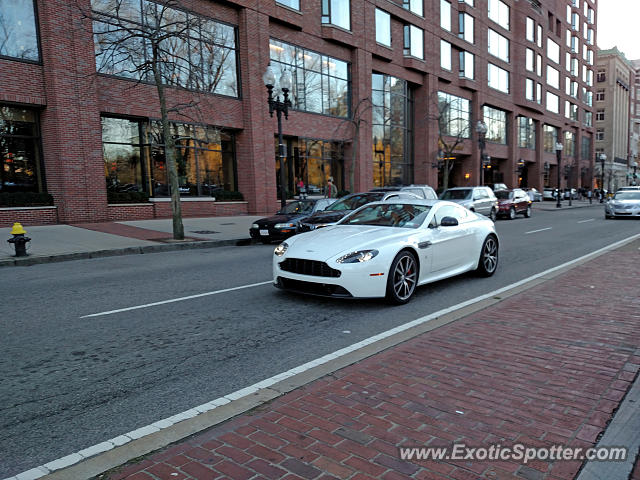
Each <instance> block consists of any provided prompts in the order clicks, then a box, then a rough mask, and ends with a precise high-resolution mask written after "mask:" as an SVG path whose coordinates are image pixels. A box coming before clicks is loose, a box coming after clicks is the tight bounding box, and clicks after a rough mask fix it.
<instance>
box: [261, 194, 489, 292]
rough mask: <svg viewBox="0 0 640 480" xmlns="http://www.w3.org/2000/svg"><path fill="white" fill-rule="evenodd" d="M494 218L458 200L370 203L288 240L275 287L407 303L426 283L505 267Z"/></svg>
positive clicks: (280, 252) (279, 253) (276, 259)
mask: <svg viewBox="0 0 640 480" xmlns="http://www.w3.org/2000/svg"><path fill="white" fill-rule="evenodd" d="M498 244H499V240H498V235H497V234H496V230H495V226H494V223H493V222H492V221H491V220H490V219H488V218H487V217H485V216H483V215H479V214H476V213H474V212H471V211H469V210H467V209H466V208H464V207H462V206H461V205H458V204H456V203H453V202H448V201H442V200H396V201H394V200H387V201H386V202H374V203H369V204H367V205H365V206H363V207H361V208H359V209H358V210H355V211H354V212H353V213H351V214H350V215H348V216H346V217H345V218H343V219H342V220H340V222H338V223H337V224H336V225H333V226H330V227H326V228H322V229H319V230H313V231H311V232H306V233H303V234H300V235H296V236H294V237H291V238H289V239H287V241H286V242H283V243H281V244H280V245H278V247H276V249H275V251H274V255H273V283H274V284H275V286H277V287H279V288H282V289H285V290H292V291H297V292H302V293H309V294H314V295H323V296H335V297H359V298H372V297H387V298H388V299H389V301H390V302H391V303H395V304H403V303H406V302H408V301H409V300H410V299H411V297H412V296H413V294H414V292H415V289H416V287H417V286H419V285H424V284H426V283H430V282H435V281H437V280H441V279H443V278H447V277H451V276H454V275H458V274H461V273H465V272H468V271H471V270H476V271H477V272H478V273H479V274H480V275H482V276H487V277H488V276H491V275H493V274H494V272H495V271H496V269H497V267H498Z"/></svg>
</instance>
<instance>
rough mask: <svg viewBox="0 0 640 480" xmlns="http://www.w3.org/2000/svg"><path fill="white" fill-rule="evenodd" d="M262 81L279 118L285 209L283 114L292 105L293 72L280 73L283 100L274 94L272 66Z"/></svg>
mask: <svg viewBox="0 0 640 480" xmlns="http://www.w3.org/2000/svg"><path fill="white" fill-rule="evenodd" d="M262 81H263V82H264V85H265V86H266V87H267V91H268V92H269V99H268V102H269V115H271V117H273V112H276V117H277V118H278V157H279V160H280V207H281V208H282V209H284V208H285V207H286V206H287V194H286V189H285V186H284V184H285V176H284V143H283V141H282V114H283V113H284V118H285V119H288V118H289V107H290V106H291V100H289V90H291V72H290V71H289V70H285V71H283V72H282V75H280V90H282V101H281V100H280V95H276V96H275V98H274V96H273V86H274V84H275V83H276V76H275V75H274V73H273V70H271V66H268V67H267V69H266V70H265V72H264V75H263V76H262Z"/></svg>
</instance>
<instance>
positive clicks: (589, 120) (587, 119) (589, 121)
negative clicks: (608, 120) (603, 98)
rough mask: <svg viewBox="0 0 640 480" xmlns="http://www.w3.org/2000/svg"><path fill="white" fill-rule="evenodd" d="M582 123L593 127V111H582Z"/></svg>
mask: <svg viewBox="0 0 640 480" xmlns="http://www.w3.org/2000/svg"><path fill="white" fill-rule="evenodd" d="M584 125H585V127H593V113H591V112H584Z"/></svg>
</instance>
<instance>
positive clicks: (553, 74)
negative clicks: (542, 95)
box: [547, 65, 560, 89]
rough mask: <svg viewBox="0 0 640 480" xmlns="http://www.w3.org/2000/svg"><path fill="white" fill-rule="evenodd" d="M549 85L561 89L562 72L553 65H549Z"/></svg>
mask: <svg viewBox="0 0 640 480" xmlns="http://www.w3.org/2000/svg"><path fill="white" fill-rule="evenodd" d="M547 85H550V86H552V87H553V88H557V89H560V72H559V71H558V70H556V69H555V68H553V67H552V66H551V65H547Z"/></svg>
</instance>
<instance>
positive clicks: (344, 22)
mask: <svg viewBox="0 0 640 480" xmlns="http://www.w3.org/2000/svg"><path fill="white" fill-rule="evenodd" d="M322 23H328V24H331V25H335V26H336V27H340V28H344V29H345V30H351V1H350V0H322Z"/></svg>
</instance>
